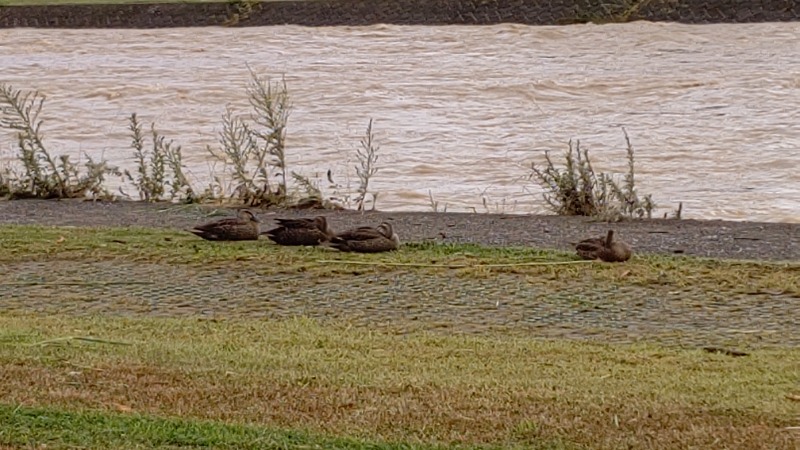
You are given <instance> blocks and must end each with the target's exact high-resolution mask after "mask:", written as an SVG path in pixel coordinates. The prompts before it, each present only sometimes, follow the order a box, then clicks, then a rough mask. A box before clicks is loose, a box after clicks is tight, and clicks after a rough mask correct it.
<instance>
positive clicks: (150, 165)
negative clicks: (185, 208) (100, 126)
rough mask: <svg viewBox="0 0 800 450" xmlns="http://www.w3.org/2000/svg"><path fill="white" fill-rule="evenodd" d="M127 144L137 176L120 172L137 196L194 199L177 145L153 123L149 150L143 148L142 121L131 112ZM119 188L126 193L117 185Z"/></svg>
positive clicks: (151, 198)
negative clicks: (133, 160) (128, 144)
mask: <svg viewBox="0 0 800 450" xmlns="http://www.w3.org/2000/svg"><path fill="white" fill-rule="evenodd" d="M129 129H130V131H131V138H132V141H131V146H132V147H133V149H134V158H135V160H136V167H137V176H136V178H134V176H133V175H132V174H131V173H130V172H129V171H128V170H124V171H123V174H124V175H125V178H127V179H128V181H130V182H132V183H133V184H134V186H136V189H137V190H138V191H139V197H140V198H141V199H142V200H144V201H145V202H156V201H161V200H170V201H172V200H176V199H178V200H180V201H182V202H184V203H194V202H196V201H197V200H198V198H197V196H196V195H195V193H194V190H193V189H192V186H191V183H190V182H189V180H188V179H187V177H186V175H185V174H184V172H183V162H182V161H183V156H182V154H181V147H180V145H178V146H173V142H172V141H171V140H170V141H167V140H166V138H165V137H164V136H162V135H160V134H159V133H158V131H156V126H155V123H151V124H150V134H151V136H152V142H153V147H152V150H150V151H149V152H148V151H147V150H145V148H144V141H145V139H144V135H143V134H142V125H141V123H139V119H138V118H137V117H136V113H133V114H131V118H130V126H129ZM120 192H121V193H122V194H123V195H125V196H128V195H127V194H126V193H125V192H124V191H123V190H122V189H121V188H120Z"/></svg>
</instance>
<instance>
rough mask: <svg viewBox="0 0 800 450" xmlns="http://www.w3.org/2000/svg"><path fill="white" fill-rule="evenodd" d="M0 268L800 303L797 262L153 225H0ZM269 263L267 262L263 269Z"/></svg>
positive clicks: (799, 272)
mask: <svg viewBox="0 0 800 450" xmlns="http://www.w3.org/2000/svg"><path fill="white" fill-rule="evenodd" d="M0 247H2V249H3V251H2V252H0V263H3V262H7V263H11V262H21V261H53V260H59V261H102V260H108V261H114V260H122V261H126V262H131V261H136V262H145V263H169V264H187V265H202V266H206V267H208V266H219V267H229V266H239V267H242V266H247V265H256V266H258V267H259V270H260V273H261V274H263V275H275V274H286V273H295V274H296V273H306V274H308V275H309V276H312V275H313V276H320V277H323V276H330V275H337V274H342V273H352V272H353V271H354V270H358V271H360V272H378V273H380V272H391V271H416V272H421V273H430V274H436V273H439V272H441V271H456V272H457V273H459V274H461V275H463V276H466V277H485V278H492V277H494V276H495V274H497V273H500V272H503V273H515V274H521V275H528V276H536V277H541V278H542V279H541V280H539V281H540V283H542V284H543V285H547V284H552V285H553V287H554V288H557V287H558V286H559V285H563V283H565V282H566V281H565V280H580V281H581V283H587V284H591V283H596V285H597V286H598V287H599V286H601V285H603V284H618V283H625V284H633V285H659V286H672V287H674V288H681V287H684V286H692V287H701V288H703V289H707V290H709V291H719V290H723V289H724V290H732V291H741V290H748V291H771V292H781V293H787V294H793V295H798V296H800V265H798V264H796V263H770V262H759V261H732V260H715V259H704V258H693V257H681V256H658V255H634V256H633V258H632V259H631V260H630V261H628V262H626V263H624V264H606V263H600V262H591V261H582V260H579V259H578V258H577V256H575V254H574V253H570V252H559V251H553V250H542V249H536V248H531V247H484V246H480V245H472V244H436V243H406V244H404V245H403V246H402V247H401V249H400V250H398V251H396V252H391V253H381V254H372V255H369V254H366V255H365V254H353V253H348V254H346V253H340V252H337V251H334V250H330V249H324V248H316V247H310V248H309V247H281V246H276V245H273V244H272V243H271V242H269V241H268V240H267V239H266V238H263V239H261V240H259V241H258V242H253V241H250V242H208V241H203V240H201V239H199V238H197V237H195V236H193V235H191V234H189V233H187V232H184V231H180V230H168V229H152V228H135V227H131V228H82V227H44V226H28V225H25V226H3V227H0ZM265 262H268V264H265Z"/></svg>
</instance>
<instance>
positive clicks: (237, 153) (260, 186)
mask: <svg viewBox="0 0 800 450" xmlns="http://www.w3.org/2000/svg"><path fill="white" fill-rule="evenodd" d="M250 75H251V80H250V82H249V84H248V86H247V94H248V100H249V102H250V106H251V108H252V111H251V113H250V122H247V121H245V120H244V119H242V118H241V117H239V116H236V115H235V114H234V113H233V111H232V109H231V108H230V107H229V108H226V110H225V113H224V114H223V115H222V131H220V133H219V144H220V145H219V147H218V149H216V150H215V149H212V148H210V147H209V148H208V151H209V153H210V154H211V155H212V156H213V157H214V158H215V159H217V160H218V161H220V162H222V163H223V164H224V166H225V167H231V168H232V172H231V177H232V179H233V187H232V189H226V188H224V187H223V188H222V191H223V192H225V194H224V195H227V196H228V198H230V199H235V200H237V201H239V202H241V203H244V204H246V205H249V206H272V205H281V206H285V205H286V204H287V201H288V196H287V192H288V191H287V186H286V181H287V180H286V174H287V166H286V152H285V150H286V126H287V123H288V121H289V113H290V112H291V103H290V102H289V93H288V90H287V88H286V80H285V79H283V80H282V82H281V83H272V82H270V81H269V80H268V79H265V78H262V77H259V76H257V75H256V74H255V73H253V71H252V70H250ZM217 183H218V185H220V186H224V185H223V183H222V182H221V180H219V179H218V180H217Z"/></svg>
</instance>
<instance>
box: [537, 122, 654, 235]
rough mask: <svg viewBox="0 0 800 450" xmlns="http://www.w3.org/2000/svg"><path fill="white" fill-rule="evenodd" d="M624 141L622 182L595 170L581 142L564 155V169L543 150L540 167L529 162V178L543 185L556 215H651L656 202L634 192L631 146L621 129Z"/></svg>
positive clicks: (616, 217)
mask: <svg viewBox="0 0 800 450" xmlns="http://www.w3.org/2000/svg"><path fill="white" fill-rule="evenodd" d="M622 132H623V134H624V135H625V142H626V144H627V157H628V172H627V173H626V174H625V176H624V178H623V180H622V182H620V181H619V180H618V179H616V178H614V177H613V176H611V175H608V174H605V173H602V172H601V173H599V174H598V173H595V171H594V168H593V167H592V163H591V160H590V159H589V151H588V150H586V149H582V148H581V146H580V141H576V142H575V145H573V143H572V141H571V140H570V141H569V150H568V151H567V153H566V154H565V165H564V167H563V168H559V167H556V165H555V164H554V163H553V160H552V159H551V158H550V154H549V152H545V161H546V164H545V166H544V167H543V168H539V167H537V166H536V165H535V164H531V175H530V178H535V179H536V181H537V182H538V183H539V184H540V185H541V186H542V187H543V188H544V193H543V196H544V200H545V202H546V203H547V205H548V207H549V208H550V209H551V210H552V211H554V212H555V213H556V214H558V215H564V216H592V217H597V218H600V219H603V220H620V219H623V218H643V217H647V218H651V217H652V213H653V210H654V209H655V207H656V205H655V203H654V202H653V200H652V197H651V195H650V194H648V195H645V196H644V197H641V198H640V197H639V194H638V193H637V191H636V183H635V178H634V174H635V170H634V166H635V164H634V148H633V145H632V144H631V141H630V138H629V137H628V133H627V131H625V129H624V128H623V129H622Z"/></svg>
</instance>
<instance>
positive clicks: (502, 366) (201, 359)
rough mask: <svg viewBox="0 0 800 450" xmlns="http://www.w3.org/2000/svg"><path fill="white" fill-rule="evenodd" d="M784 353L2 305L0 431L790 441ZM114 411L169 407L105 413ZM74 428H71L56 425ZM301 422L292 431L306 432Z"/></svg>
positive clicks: (175, 440) (182, 438)
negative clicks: (42, 411)
mask: <svg viewBox="0 0 800 450" xmlns="http://www.w3.org/2000/svg"><path fill="white" fill-rule="evenodd" d="M76 338H90V339H76ZM798 368H800V350H798V349H796V348H784V349H769V350H766V349H765V350H755V351H753V352H752V353H751V354H750V356H747V357H743V358H732V357H728V356H724V355H715V354H708V353H705V352H702V351H699V350H681V349H675V348H670V349H668V348H662V347H658V346H653V345H643V344H639V345H602V344H587V343H578V342H570V341H560V340H538V339H533V338H522V337H512V336H506V335H502V334H495V335H490V336H483V337H466V336H458V337H455V336H440V335H433V334H429V333H412V334H406V335H395V334H392V333H384V332H377V331H374V330H369V329H363V328H350V327H348V326H346V325H335V324H334V325H321V324H320V323H318V322H315V321H310V320H300V319H295V320H285V321H259V320H237V321H225V320H222V321H209V320H197V319H153V318H111V317H81V318H77V317H74V318H70V317H52V316H50V317H42V316H35V315H8V314H6V315H0V398H2V399H3V402H4V403H5V404H6V406H5V407H4V408H3V409H0V411H2V412H0V416H2V417H4V419H3V420H0V422H8V421H9V420H10V419H8V420H7V419H5V417H11V418H12V419H13V421H15V422H19V421H22V423H25V424H26V425H25V426H24V427H16V426H15V427H11V428H12V430H13V429H16V430H17V431H14V432H12V431H9V430H6V431H5V432H4V433H0V442H2V443H7V444H19V443H20V442H22V441H35V442H40V441H52V442H56V443H58V442H60V443H61V444H60V445H62V446H66V445H79V446H89V447H92V446H101V447H102V446H103V445H111V444H113V445H114V446H117V445H118V444H122V443H124V444H125V446H130V447H137V446H139V447H143V448H159V446H163V445H167V444H170V445H189V444H192V445H196V446H198V447H203V446H213V445H219V446H222V447H225V446H238V445H239V444H240V443H242V442H246V441H247V440H248V439H250V438H251V437H253V436H262V437H263V439H267V440H268V441H269V440H270V439H272V440H273V441H274V442H281V440H286V439H289V438H288V437H287V436H296V435H295V434H293V433H288V434H287V433H284V432H276V431H270V432H267V431H263V430H262V431H258V430H257V429H255V428H247V427H241V426H239V425H242V424H250V425H255V426H260V427H269V428H277V429H288V428H292V429H299V430H307V431H308V432H310V433H313V434H314V435H319V436H334V437H349V438H353V439H359V440H363V439H366V440H368V441H393V442H413V443H447V444H451V443H460V444H465V445H478V444H496V445H501V444H502V445H509V446H524V445H530V446H531V447H533V448H539V447H536V446H543V447H542V448H569V446H567V443H570V445H574V446H576V447H581V446H582V447H583V448H597V449H600V448H618V447H619V446H620V445H624V444H630V445H632V446H633V448H645V449H649V448H653V449H656V448H659V449H660V448H686V447H690V446H696V447H702V448H711V447H714V448H732V447H734V446H735V447H736V448H742V449H749V448H762V447H759V445H765V444H768V445H769V448H776V449H777V448H789V447H783V445H785V444H786V443H788V442H790V441H789V440H788V439H790V438H791V435H790V434H787V433H786V432H785V431H783V430H782V428H783V427H786V426H791V425H797V423H796V411H797V409H796V408H797V404H796V403H793V402H792V401H791V400H789V399H787V396H790V395H793V394H798V389H799V388H798V386H797V380H798V379H799V378H800V369H798ZM16 404H21V405H26V406H36V407H46V408H55V409H51V410H52V411H86V410H93V411H98V413H97V414H89V415H85V414H56V415H55V416H54V418H53V419H51V420H52V423H53V424H54V426H52V427H45V426H43V425H42V421H40V420H38V419H35V417H33V416H32V415H31V414H30V413H27V412H26V413H25V414H23V415H21V416H20V417H17V418H14V417H13V416H9V415H10V414H11V409H10V407H9V406H8V405H16ZM24 411H27V410H24ZM119 411H125V412H129V413H136V414H144V415H146V416H148V415H149V416H152V415H156V416H160V417H168V418H169V417H172V418H178V417H180V418H182V419H184V421H177V420H176V419H175V420H173V419H170V420H160V419H159V420H155V419H145V418H142V417H138V416H134V417H131V416H117V415H108V414H110V413H114V412H119ZM34 416H35V415H34ZM106 421H107V423H108V424H111V426H106V425H105V424H106ZM195 421H203V422H195ZM205 421H213V423H212V422H205ZM223 423H225V424H239V425H236V426H233V425H231V426H229V425H223ZM20 428H22V429H21V430H20ZM83 429H86V430H88V432H87V433H85V435H86V436H85V437H81V436H79V435H78V433H76V432H73V431H70V430H83ZM109 429H110V431H104V430H109ZM25 430H27V431H25ZM122 431H124V432H125V433H124V434H123V433H122ZM9 433H10V434H9ZM259 433H260V434H259ZM270 433H271V434H270ZM176 436H178V437H176ZM307 436H311V435H305V434H300V435H299V437H297V439H307V441H305V442H306V443H305V444H304V445H312V444H319V445H323V442H324V440H320V439H321V438H311V437H307ZM78 439H83V441H79V440H78ZM315 439H316V440H315ZM330 442H334V441H330ZM336 442H340V445H342V447H341V448H360V447H345V445H351V444H352V445H366V444H356V443H354V442H361V441H336ZM348 442H350V443H348ZM212 444H213V445H212ZM376 445H377V444H376ZM324 447H325V445H323V448H324ZM374 448H384V447H380V446H376V447H374ZM386 448H392V447H386ZM529 448H530V447H529Z"/></svg>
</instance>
